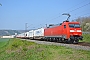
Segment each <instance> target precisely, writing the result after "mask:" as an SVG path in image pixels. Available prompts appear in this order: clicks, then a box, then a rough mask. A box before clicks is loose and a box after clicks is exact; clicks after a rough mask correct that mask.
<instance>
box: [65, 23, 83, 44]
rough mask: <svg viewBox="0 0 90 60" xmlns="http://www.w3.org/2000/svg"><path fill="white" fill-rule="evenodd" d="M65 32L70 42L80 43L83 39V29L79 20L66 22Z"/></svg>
mask: <svg viewBox="0 0 90 60" xmlns="http://www.w3.org/2000/svg"><path fill="white" fill-rule="evenodd" d="M63 27H64V29H63V34H64V35H66V36H65V39H67V42H69V43H78V42H79V40H82V38H83V37H82V31H81V28H80V24H79V22H64V23H63Z"/></svg>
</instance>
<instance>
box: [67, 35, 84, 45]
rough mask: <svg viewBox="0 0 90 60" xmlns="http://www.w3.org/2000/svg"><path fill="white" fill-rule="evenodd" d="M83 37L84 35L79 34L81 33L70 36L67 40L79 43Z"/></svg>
mask: <svg viewBox="0 0 90 60" xmlns="http://www.w3.org/2000/svg"><path fill="white" fill-rule="evenodd" d="M82 39H83V37H82V36H79V35H73V36H70V38H69V39H68V40H67V42H68V43H78V42H79V40H82Z"/></svg>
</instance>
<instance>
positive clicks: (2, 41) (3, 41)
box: [0, 38, 9, 48]
mask: <svg viewBox="0 0 90 60" xmlns="http://www.w3.org/2000/svg"><path fill="white" fill-rule="evenodd" d="M7 41H9V39H8V38H0V48H1V47H3V46H5V45H6V44H7Z"/></svg>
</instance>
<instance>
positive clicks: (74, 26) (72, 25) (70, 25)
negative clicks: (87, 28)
mask: <svg viewBox="0 0 90 60" xmlns="http://www.w3.org/2000/svg"><path fill="white" fill-rule="evenodd" d="M69 27H70V28H80V24H69Z"/></svg>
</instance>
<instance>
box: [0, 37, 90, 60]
mask: <svg viewBox="0 0 90 60" xmlns="http://www.w3.org/2000/svg"><path fill="white" fill-rule="evenodd" d="M7 42H8V43H7V45H6V46H4V47H2V48H0V60H90V51H84V50H75V49H71V48H66V47H62V46H55V45H41V44H36V43H34V42H27V41H26V40H25V41H22V40H20V39H10V40H8V41H7Z"/></svg>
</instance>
